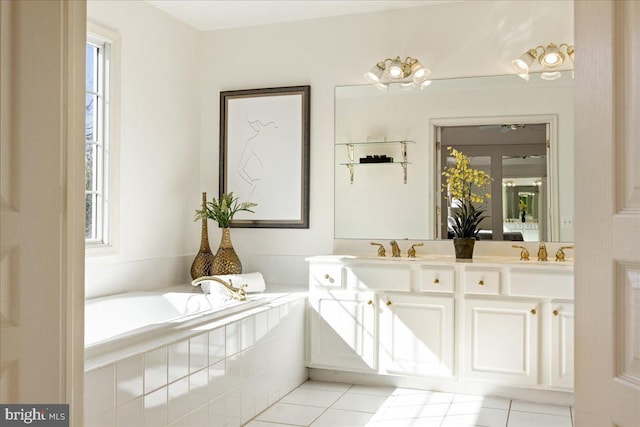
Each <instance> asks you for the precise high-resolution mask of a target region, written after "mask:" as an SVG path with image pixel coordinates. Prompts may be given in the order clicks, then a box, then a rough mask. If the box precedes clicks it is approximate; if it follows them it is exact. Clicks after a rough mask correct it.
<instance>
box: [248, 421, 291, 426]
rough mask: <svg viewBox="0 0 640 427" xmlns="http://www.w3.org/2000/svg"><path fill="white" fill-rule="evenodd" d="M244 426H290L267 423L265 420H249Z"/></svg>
mask: <svg viewBox="0 0 640 427" xmlns="http://www.w3.org/2000/svg"><path fill="white" fill-rule="evenodd" d="M244 427H291V424H280V423H268V422H266V421H256V420H253V421H250V422H248V423H247V424H245V425H244Z"/></svg>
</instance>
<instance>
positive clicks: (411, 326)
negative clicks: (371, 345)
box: [379, 293, 454, 377]
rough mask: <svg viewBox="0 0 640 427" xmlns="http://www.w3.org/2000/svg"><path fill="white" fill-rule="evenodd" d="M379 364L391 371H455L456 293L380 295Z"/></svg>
mask: <svg viewBox="0 0 640 427" xmlns="http://www.w3.org/2000/svg"><path fill="white" fill-rule="evenodd" d="M380 307H381V308H380V346H379V355H380V365H381V369H382V370H384V371H386V372H388V373H398V374H412V375H427V376H438V377H451V376H452V375H453V366H454V364H453V344H454V327H453V307H454V304H453V297H433V296H417V295H406V294H404V295H403V294H398V293H395V294H394V293H385V294H381V296H380Z"/></svg>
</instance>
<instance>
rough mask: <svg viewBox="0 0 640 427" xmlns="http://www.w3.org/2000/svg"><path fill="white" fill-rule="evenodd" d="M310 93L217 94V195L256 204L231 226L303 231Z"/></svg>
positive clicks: (295, 89) (300, 89)
mask: <svg viewBox="0 0 640 427" xmlns="http://www.w3.org/2000/svg"><path fill="white" fill-rule="evenodd" d="M310 92H311V87H310V86H288V87H274V88H264V89H245V90H233V91H222V92H220V168H219V177H220V180H219V193H220V195H222V194H225V193H228V192H233V194H234V197H238V199H239V201H240V202H252V203H256V204H257V206H256V207H255V208H253V210H254V212H253V213H251V212H238V213H237V214H236V216H235V217H234V219H233V221H232V223H231V227H238V228H309V162H310V157H309V156H310V151H309V149H310V105H311V104H310Z"/></svg>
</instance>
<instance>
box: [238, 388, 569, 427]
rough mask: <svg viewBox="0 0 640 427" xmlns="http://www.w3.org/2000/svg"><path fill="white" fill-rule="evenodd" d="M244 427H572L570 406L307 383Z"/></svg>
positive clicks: (417, 391) (408, 390)
mask: <svg viewBox="0 0 640 427" xmlns="http://www.w3.org/2000/svg"><path fill="white" fill-rule="evenodd" d="M245 426H246V427H278V426H280V427H287V426H289V427H290V426H311V427H365V426H368V427H372V426H376V427H383V426H384V427H404V426H420V427H431V426H433V427H478V426H481V427H573V413H572V408H571V407H569V406H557V405H541V404H537V403H531V402H525V401H519V400H509V399H504V398H500V397H482V396H471V395H461V394H450V393H440V392H429V391H423V390H412V389H402V388H395V387H373V386H362V385H351V384H340V383H329V382H317V381H307V382H305V383H304V384H302V385H301V386H300V387H298V388H296V389H295V390H293V391H292V392H291V393H289V394H288V395H286V396H285V397H283V398H282V399H280V401H278V402H277V403H275V404H274V405H273V406H271V407H269V408H267V409H266V410H265V411H264V412H262V413H260V414H258V415H257V416H256V417H255V418H253V419H252V420H251V421H250V422H249V423H247V424H245Z"/></svg>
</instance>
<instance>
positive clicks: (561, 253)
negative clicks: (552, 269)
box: [556, 245, 575, 261]
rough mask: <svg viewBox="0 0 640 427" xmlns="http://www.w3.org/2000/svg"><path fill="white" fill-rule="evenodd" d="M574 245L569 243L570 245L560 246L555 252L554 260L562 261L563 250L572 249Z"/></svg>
mask: <svg viewBox="0 0 640 427" xmlns="http://www.w3.org/2000/svg"><path fill="white" fill-rule="evenodd" d="M574 247H575V246H573V245H571V246H562V247H561V248H560V249H558V252H556V261H564V257H565V254H564V250H565V249H573V248H574Z"/></svg>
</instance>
